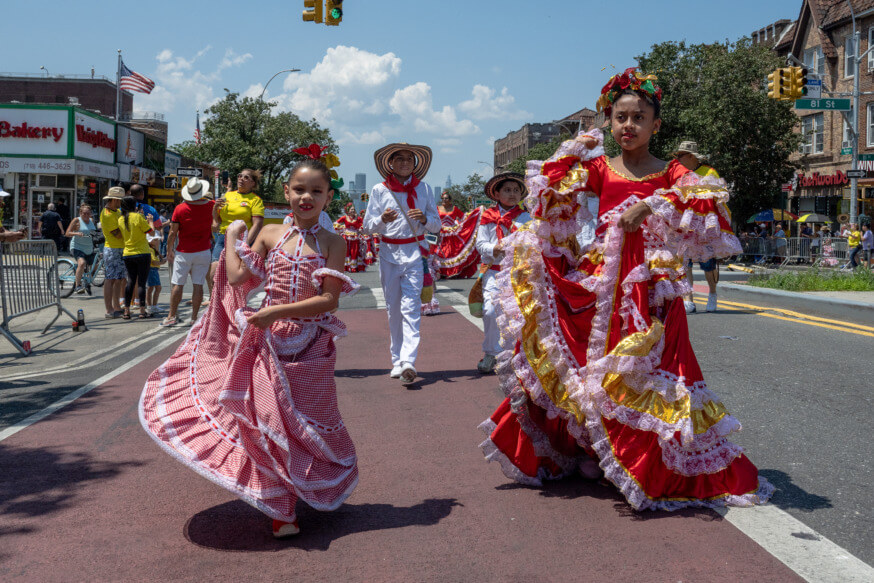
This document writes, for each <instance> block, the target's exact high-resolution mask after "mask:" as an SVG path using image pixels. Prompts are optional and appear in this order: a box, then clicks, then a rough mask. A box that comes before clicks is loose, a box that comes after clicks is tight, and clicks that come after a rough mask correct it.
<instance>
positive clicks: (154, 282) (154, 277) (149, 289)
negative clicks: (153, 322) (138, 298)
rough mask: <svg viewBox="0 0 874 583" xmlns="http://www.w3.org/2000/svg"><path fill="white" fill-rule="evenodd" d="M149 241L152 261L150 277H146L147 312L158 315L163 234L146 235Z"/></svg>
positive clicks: (162, 261)
mask: <svg viewBox="0 0 874 583" xmlns="http://www.w3.org/2000/svg"><path fill="white" fill-rule="evenodd" d="M146 240H147V241H148V242H149V253H150V257H151V262H150V264H149V277H148V278H147V279H146V314H148V315H149V316H156V315H157V314H158V298H159V297H160V296H161V272H160V271H159V269H160V268H161V266H162V265H163V264H164V258H163V255H161V235H160V234H159V233H158V231H155V232H154V233H153V234H151V235H146Z"/></svg>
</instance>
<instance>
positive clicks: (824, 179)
mask: <svg viewBox="0 0 874 583" xmlns="http://www.w3.org/2000/svg"><path fill="white" fill-rule="evenodd" d="M849 181H850V180H849V179H848V178H847V174H846V173H845V172H841V171H840V170H837V171H836V172H835V173H834V174H820V173H819V172H814V173H813V174H811V175H810V176H807V175H806V174H799V175H798V183H799V184H800V185H801V186H839V185H842V184H847V183H848V182H849Z"/></svg>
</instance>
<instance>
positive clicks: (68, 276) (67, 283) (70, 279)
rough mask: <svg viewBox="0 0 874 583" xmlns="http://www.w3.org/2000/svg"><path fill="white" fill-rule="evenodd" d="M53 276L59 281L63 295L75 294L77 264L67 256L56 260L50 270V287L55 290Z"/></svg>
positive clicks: (63, 296)
mask: <svg viewBox="0 0 874 583" xmlns="http://www.w3.org/2000/svg"><path fill="white" fill-rule="evenodd" d="M52 278H55V279H57V281H58V289H59V290H60V293H61V297H62V298H68V297H70V296H71V295H72V294H73V289H74V288H75V287H76V264H75V263H73V261H71V260H70V259H67V258H66V257H62V258H60V259H58V260H57V261H56V262H55V265H54V268H52V269H50V270H49V289H51V290H52V291H54V289H55V288H54V282H53V281H52Z"/></svg>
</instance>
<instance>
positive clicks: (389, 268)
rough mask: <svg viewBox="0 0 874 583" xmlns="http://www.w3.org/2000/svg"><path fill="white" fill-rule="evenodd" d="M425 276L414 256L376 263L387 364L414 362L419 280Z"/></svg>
mask: <svg viewBox="0 0 874 583" xmlns="http://www.w3.org/2000/svg"><path fill="white" fill-rule="evenodd" d="M424 280H425V275H424V273H423V271H422V261H421V259H417V260H416V261H411V262H409V263H404V264H402V265H398V264H396V263H389V262H388V261H380V262H379V281H380V283H382V293H383V295H384V296H385V307H386V310H387V311H388V329H389V333H390V334H391V365H392V366H398V365H400V364H401V363H402V362H409V363H410V364H415V362H416V356H417V355H418V353H419V323H420V322H421V320H422V283H423V282H424Z"/></svg>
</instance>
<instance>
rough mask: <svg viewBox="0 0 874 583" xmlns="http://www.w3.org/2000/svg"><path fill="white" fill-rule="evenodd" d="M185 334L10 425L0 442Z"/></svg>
mask: <svg viewBox="0 0 874 583" xmlns="http://www.w3.org/2000/svg"><path fill="white" fill-rule="evenodd" d="M186 334H187V332H182V333H180V334H176V335H174V336H171V337H170V338H167V339H166V340H164V341H163V342H161V343H160V344H158V345H156V346H155V347H153V348H152V349H151V350H149V351H147V352H146V353H144V354H141V355H140V356H137V357H136V358H134V359H132V360H129V361H128V362H126V363H125V364H123V365H121V366H120V367H118V368H117V369H115V370H113V371H112V372H109V373H107V374H105V375H103V376H102V377H100V378H98V379H96V380H93V381H91V382H90V383H88V384H87V385H85V386H82V387H79V388H78V389H76V390H75V391H73V392H71V393H67V394H66V395H64V396H63V397H61V398H60V399H58V400H57V401H55V402H54V403H52V404H51V405H49V406H48V407H46V408H45V409H43V410H41V411H38V412H36V413H34V414H33V415H31V416H30V417H27V418H25V419H22V420H21V421H19V422H17V423H13V424H12V425H10V426H9V427H7V428H6V429H4V430H2V431H0V441H3V440H4V439H6V438H8V437H12V436H13V435H15V434H16V433H18V432H19V431H21V430H23V429H26V428H27V427H30V426H31V425H33V424H34V423H36V422H37V421H42V420H43V419H45V418H46V417H48V416H49V415H51V414H52V413H54V412H55V411H58V410H59V409H62V408H64V407H66V406H67V405H69V404H70V403H72V402H73V401H75V400H76V399H78V398H79V397H81V396H82V395H85V394H88V393H90V392H91V391H93V390H94V389H96V388H97V387H99V386H100V385H102V384H103V383H105V382H107V381H110V380H112V379H113V378H115V377H117V376H118V375H120V374H122V373H125V372H127V371H128V370H130V369H131V368H133V367H134V366H136V365H138V364H139V363H141V362H142V361H144V360H146V359H147V358H149V357H151V356H153V355H154V354H157V353H158V352H160V351H161V350H164V348H166V347H168V346H170V345H171V344H173V343H174V342H176V341H177V340H180V339H182V338H183V337H184V336H185V335H186ZM116 354H117V352H116Z"/></svg>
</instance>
